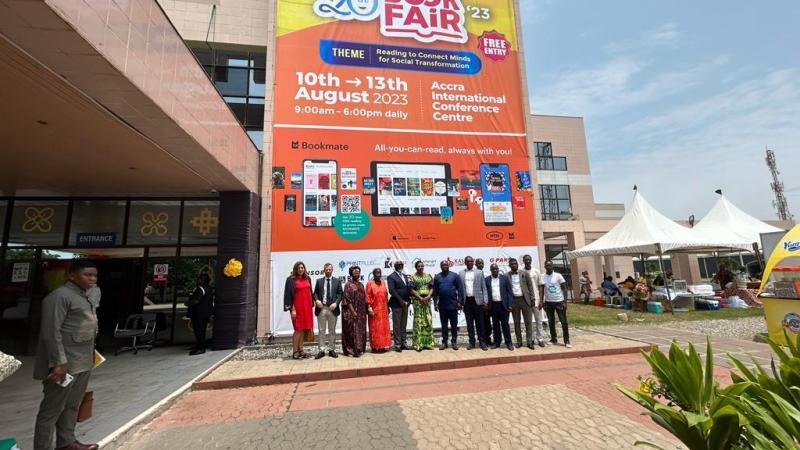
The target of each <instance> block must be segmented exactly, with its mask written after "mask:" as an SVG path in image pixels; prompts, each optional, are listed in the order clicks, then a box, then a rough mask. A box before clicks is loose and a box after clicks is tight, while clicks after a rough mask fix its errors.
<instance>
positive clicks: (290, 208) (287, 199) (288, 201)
mask: <svg viewBox="0 0 800 450" xmlns="http://www.w3.org/2000/svg"><path fill="white" fill-rule="evenodd" d="M283 210H284V211H286V212H295V211H297V196H296V195H295V194H287V195H284V196H283Z"/></svg>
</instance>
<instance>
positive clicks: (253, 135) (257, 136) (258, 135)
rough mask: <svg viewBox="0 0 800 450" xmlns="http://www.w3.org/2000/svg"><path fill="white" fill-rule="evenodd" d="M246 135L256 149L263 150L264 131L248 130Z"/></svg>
mask: <svg viewBox="0 0 800 450" xmlns="http://www.w3.org/2000/svg"><path fill="white" fill-rule="evenodd" d="M247 135H248V136H250V140H251V141H253V144H255V145H256V148H257V149H259V150H261V151H263V150H264V130H261V129H258V130H255V129H249V128H248V130H247Z"/></svg>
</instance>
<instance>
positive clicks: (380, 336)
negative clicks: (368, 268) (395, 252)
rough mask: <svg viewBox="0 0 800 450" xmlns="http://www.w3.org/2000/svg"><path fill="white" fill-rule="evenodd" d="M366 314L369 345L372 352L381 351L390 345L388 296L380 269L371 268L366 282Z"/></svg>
mask: <svg viewBox="0 0 800 450" xmlns="http://www.w3.org/2000/svg"><path fill="white" fill-rule="evenodd" d="M367 315H369V346H370V347H372V352H373V353H383V352H385V351H386V349H387V348H389V347H391V345H392V336H391V334H390V333H389V297H388V291H387V290H386V282H385V281H383V280H381V269H378V268H376V269H373V271H372V280H370V282H369V283H367Z"/></svg>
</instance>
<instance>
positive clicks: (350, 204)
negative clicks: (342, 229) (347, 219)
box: [342, 195, 361, 213]
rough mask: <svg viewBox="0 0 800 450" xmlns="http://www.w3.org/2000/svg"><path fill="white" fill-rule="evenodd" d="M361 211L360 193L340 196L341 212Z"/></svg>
mask: <svg viewBox="0 0 800 450" xmlns="http://www.w3.org/2000/svg"><path fill="white" fill-rule="evenodd" d="M360 211H361V196H360V195H343V196H342V212H343V213H357V212H360Z"/></svg>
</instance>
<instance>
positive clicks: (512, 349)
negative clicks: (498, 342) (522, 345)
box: [506, 344, 514, 352]
mask: <svg viewBox="0 0 800 450" xmlns="http://www.w3.org/2000/svg"><path fill="white" fill-rule="evenodd" d="M506 347H508V349H509V350H511V351H512V352H513V351H514V345H513V344H508V345H506Z"/></svg>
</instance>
